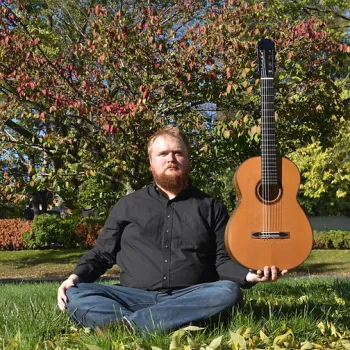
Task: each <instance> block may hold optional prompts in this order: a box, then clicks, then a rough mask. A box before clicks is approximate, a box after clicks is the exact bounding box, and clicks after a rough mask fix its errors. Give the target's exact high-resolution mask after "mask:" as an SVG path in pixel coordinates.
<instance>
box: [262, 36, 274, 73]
mask: <svg viewBox="0 0 350 350" xmlns="http://www.w3.org/2000/svg"><path fill="white" fill-rule="evenodd" d="M257 51H258V67H259V73H260V77H261V78H273V76H274V74H275V71H276V67H275V63H276V61H275V43H274V42H273V41H272V40H271V39H261V40H260V41H259V43H258V50H257Z"/></svg>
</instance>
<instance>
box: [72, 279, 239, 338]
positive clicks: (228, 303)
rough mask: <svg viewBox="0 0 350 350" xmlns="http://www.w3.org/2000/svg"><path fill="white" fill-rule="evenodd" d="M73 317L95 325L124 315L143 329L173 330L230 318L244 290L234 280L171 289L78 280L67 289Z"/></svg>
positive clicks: (105, 323)
mask: <svg viewBox="0 0 350 350" xmlns="http://www.w3.org/2000/svg"><path fill="white" fill-rule="evenodd" d="M67 296H68V305H67V306H68V311H69V314H70V316H71V317H72V319H73V320H75V321H76V322H78V323H79V324H81V325H84V326H86V327H90V328H92V329H95V328H96V327H97V326H98V327H102V326H107V325H109V324H113V323H118V321H120V320H122V319H123V318H124V319H125V320H127V322H128V323H129V324H130V323H131V324H132V325H133V327H134V328H136V329H138V330H140V331H142V332H146V333H149V332H152V331H154V330H161V331H166V330H173V329H176V328H179V327H181V326H184V325H187V324H189V323H196V322H197V321H201V320H205V321H209V320H210V321H211V320H213V321H216V320H218V319H219V318H221V320H224V319H225V318H226V319H227V318H228V317H229V316H230V314H231V311H232V307H233V306H239V305H240V304H241V303H242V293H241V291H240V289H239V287H238V285H237V284H235V283H234V282H231V281H217V282H212V283H203V284H197V285H194V286H191V287H188V288H183V289H179V290H174V291H172V292H157V291H146V290H143V289H136V288H129V287H124V286H120V285H102V284H94V283H79V284H77V285H76V286H74V287H71V288H69V289H67Z"/></svg>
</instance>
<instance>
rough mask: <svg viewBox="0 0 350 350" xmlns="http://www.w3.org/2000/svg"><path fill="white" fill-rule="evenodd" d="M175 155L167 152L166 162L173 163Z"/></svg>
mask: <svg viewBox="0 0 350 350" xmlns="http://www.w3.org/2000/svg"><path fill="white" fill-rule="evenodd" d="M175 160H176V158H175V153H174V152H169V153H168V156H167V162H175Z"/></svg>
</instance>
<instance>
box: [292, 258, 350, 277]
mask: <svg viewBox="0 0 350 350" xmlns="http://www.w3.org/2000/svg"><path fill="white" fill-rule="evenodd" d="M334 266H336V267H337V272H338V271H339V274H341V272H343V271H344V273H348V271H346V269H347V264H346V263H345V262H344V261H334V262H332V264H329V262H325V263H313V264H312V265H307V264H304V265H301V266H298V267H296V268H295V269H293V271H292V274H294V273H295V274H305V275H310V274H313V275H317V274H327V273H330V272H332V273H333V274H334V273H335V272H334Z"/></svg>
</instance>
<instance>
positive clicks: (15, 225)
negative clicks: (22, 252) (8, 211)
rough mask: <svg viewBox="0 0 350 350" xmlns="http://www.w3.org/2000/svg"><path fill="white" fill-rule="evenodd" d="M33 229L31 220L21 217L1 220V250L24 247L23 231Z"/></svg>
mask: <svg viewBox="0 0 350 350" xmlns="http://www.w3.org/2000/svg"><path fill="white" fill-rule="evenodd" d="M30 230H31V222H29V221H23V220H21V219H2V220H0V250H19V249H23V242H22V233H23V232H25V231H30Z"/></svg>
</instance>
